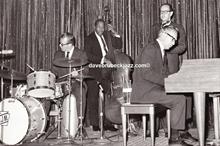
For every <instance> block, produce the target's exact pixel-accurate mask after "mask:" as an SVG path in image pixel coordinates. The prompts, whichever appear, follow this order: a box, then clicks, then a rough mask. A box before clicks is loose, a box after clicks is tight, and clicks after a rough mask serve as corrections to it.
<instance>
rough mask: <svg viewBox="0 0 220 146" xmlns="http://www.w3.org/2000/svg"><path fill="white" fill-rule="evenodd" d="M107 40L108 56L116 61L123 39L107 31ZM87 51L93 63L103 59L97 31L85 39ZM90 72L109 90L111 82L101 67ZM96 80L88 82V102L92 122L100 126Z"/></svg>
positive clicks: (98, 62)
mask: <svg viewBox="0 0 220 146" xmlns="http://www.w3.org/2000/svg"><path fill="white" fill-rule="evenodd" d="M103 36H104V38H105V41H106V43H107V47H108V49H109V51H108V53H107V55H106V58H108V59H109V60H110V61H111V62H112V63H115V60H114V54H113V51H114V49H121V47H122V40H121V38H117V37H114V36H112V35H107V32H104V34H103ZM107 36H110V39H111V42H112V46H113V47H112V48H111V47H110V44H108V43H109V42H108V41H107V40H108V39H107ZM110 49H112V50H110ZM85 51H86V54H87V56H88V60H89V62H90V63H93V64H100V63H101V59H102V52H101V46H100V44H99V41H98V39H97V37H96V35H95V32H92V33H91V34H90V35H89V36H87V37H86V39H85ZM89 74H90V75H92V76H94V77H95V80H96V81H98V82H100V83H101V85H102V87H103V88H104V90H105V92H108V90H109V88H110V82H109V80H108V79H106V78H105V77H103V76H102V71H101V69H100V68H90V69H89ZM95 80H91V81H88V82H87V85H88V94H87V95H88V97H87V103H88V108H89V112H88V114H89V116H90V118H89V119H90V124H91V125H93V126H98V121H99V120H98V105H99V104H98V99H99V98H98V93H99V88H98V86H97V83H96V81H95Z"/></svg>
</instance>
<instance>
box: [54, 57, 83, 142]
mask: <svg viewBox="0 0 220 146" xmlns="http://www.w3.org/2000/svg"><path fill="white" fill-rule="evenodd" d="M79 62H80V63H79ZM53 64H54V65H56V66H60V67H68V68H69V74H68V84H69V85H71V78H72V77H71V73H72V71H71V69H72V67H75V66H78V65H83V64H85V63H82V62H81V61H78V62H77V61H74V60H69V59H66V58H65V59H59V60H54V61H53ZM67 65H68V66H67ZM71 90H72V89H71V87H70V88H69V90H68V95H67V96H66V98H65V99H66V101H63V106H64V103H67V104H68V108H67V113H68V119H67V120H68V121H65V122H68V123H67V126H68V127H67V129H66V132H67V138H64V139H61V141H60V142H58V144H62V143H65V144H73V145H78V144H76V143H75V142H74V140H73V138H74V136H75V135H74V136H73V135H72V136H71V132H73V131H71V128H72V127H71V125H70V122H73V121H71V113H72V112H71V111H72V110H71V103H72V102H74V101H75V108H76V99H75V97H74V96H73V95H71ZM65 99H64V100H65ZM72 104H73V103H72ZM76 117H77V113H76ZM62 120H63V119H62ZM75 120H77V123H78V118H77V119H75ZM77 125H78V124H77ZM72 126H74V125H72ZM61 133H62V131H61ZM72 134H74V133H72Z"/></svg>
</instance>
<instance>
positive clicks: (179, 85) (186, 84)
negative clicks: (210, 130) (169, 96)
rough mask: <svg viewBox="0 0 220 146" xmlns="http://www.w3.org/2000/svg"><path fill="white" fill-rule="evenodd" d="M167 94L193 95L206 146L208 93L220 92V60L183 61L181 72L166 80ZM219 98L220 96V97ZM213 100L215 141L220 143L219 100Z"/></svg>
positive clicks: (202, 139)
mask: <svg viewBox="0 0 220 146" xmlns="http://www.w3.org/2000/svg"><path fill="white" fill-rule="evenodd" d="M165 91H166V93H193V95H194V96H193V98H194V105H195V110H196V121H197V128H198V133H199V142H200V146H205V142H206V141H205V104H206V96H205V94H206V93H218V92H220V58H219V59H218V58H216V59H191V60H183V63H182V66H181V68H180V70H179V72H177V73H175V74H172V75H170V76H168V78H166V79H165ZM218 97H219V96H218ZM218 97H215V98H213V105H214V122H215V123H214V129H215V139H216V140H217V141H220V117H219V115H220V114H219V109H220V103H219V101H220V100H219V98H218Z"/></svg>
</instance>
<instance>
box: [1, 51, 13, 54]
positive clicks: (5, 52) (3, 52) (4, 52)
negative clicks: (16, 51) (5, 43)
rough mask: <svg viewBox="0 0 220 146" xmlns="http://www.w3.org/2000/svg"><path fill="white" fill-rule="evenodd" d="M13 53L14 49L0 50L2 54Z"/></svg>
mask: <svg viewBox="0 0 220 146" xmlns="http://www.w3.org/2000/svg"><path fill="white" fill-rule="evenodd" d="M12 53H13V50H2V51H0V54H2V55H8V54H12Z"/></svg>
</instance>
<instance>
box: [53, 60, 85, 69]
mask: <svg viewBox="0 0 220 146" xmlns="http://www.w3.org/2000/svg"><path fill="white" fill-rule="evenodd" d="M87 63H88V61H87V60H83V59H80V58H78V59H68V58H59V59H54V60H53V64H54V65H56V66H59V67H67V68H68V67H70V66H71V67H79V66H83V65H86V64H87Z"/></svg>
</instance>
